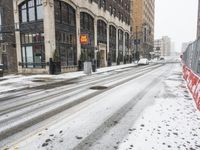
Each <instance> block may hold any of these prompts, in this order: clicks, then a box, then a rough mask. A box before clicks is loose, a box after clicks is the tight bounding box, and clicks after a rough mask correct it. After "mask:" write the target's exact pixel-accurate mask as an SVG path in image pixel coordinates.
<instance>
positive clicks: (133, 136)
mask: <svg viewBox="0 0 200 150" xmlns="http://www.w3.org/2000/svg"><path fill="white" fill-rule="evenodd" d="M174 70H175V69H174ZM176 70H177V71H173V73H172V75H171V76H169V77H168V78H167V79H166V80H165V81H164V87H163V89H162V90H161V93H159V95H158V96H157V97H155V101H154V104H152V105H151V106H149V107H148V108H147V109H145V110H144V111H143V112H142V114H141V116H140V117H138V119H137V121H136V123H135V124H134V125H133V127H132V128H130V129H128V131H129V135H128V136H127V137H125V138H124V140H123V141H122V143H121V144H120V145H119V147H117V148H116V149H120V150H200V112H199V111H198V110H197V108H196V105H195V102H194V100H193V99H192V96H191V95H190V93H189V90H188V89H187V87H186V83H185V81H184V80H183V79H182V72H181V66H179V67H178V68H176Z"/></svg>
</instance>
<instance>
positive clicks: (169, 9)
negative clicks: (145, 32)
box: [155, 0, 198, 51]
mask: <svg viewBox="0 0 200 150" xmlns="http://www.w3.org/2000/svg"><path fill="white" fill-rule="evenodd" d="M155 5H156V6H155V7H156V9H155V39H157V38H160V37H161V36H165V35H167V36H169V37H171V39H172V41H174V42H175V50H176V51H180V49H181V44H182V42H188V41H193V40H195V38H196V29H197V8H198V0H156V4H155Z"/></svg>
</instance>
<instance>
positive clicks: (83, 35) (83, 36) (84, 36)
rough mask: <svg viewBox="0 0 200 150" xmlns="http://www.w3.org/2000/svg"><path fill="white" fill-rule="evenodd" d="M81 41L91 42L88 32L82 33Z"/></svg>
mask: <svg viewBox="0 0 200 150" xmlns="http://www.w3.org/2000/svg"><path fill="white" fill-rule="evenodd" d="M80 43H81V44H83V45H86V44H88V43H89V36H88V35H87V34H82V35H81V36H80Z"/></svg>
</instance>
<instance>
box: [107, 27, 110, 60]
mask: <svg viewBox="0 0 200 150" xmlns="http://www.w3.org/2000/svg"><path fill="white" fill-rule="evenodd" d="M109 41H110V36H109V24H107V55H108V54H109V51H110V47H109V46H110V43H109ZM107 59H108V58H107Z"/></svg>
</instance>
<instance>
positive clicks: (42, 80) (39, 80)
mask: <svg viewBox="0 0 200 150" xmlns="http://www.w3.org/2000/svg"><path fill="white" fill-rule="evenodd" d="M32 81H33V82H46V80H39V79H38V80H32Z"/></svg>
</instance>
